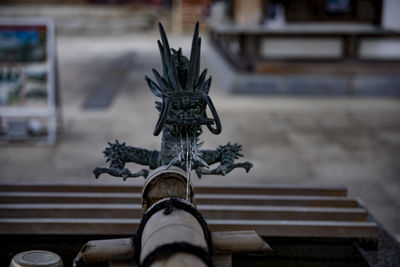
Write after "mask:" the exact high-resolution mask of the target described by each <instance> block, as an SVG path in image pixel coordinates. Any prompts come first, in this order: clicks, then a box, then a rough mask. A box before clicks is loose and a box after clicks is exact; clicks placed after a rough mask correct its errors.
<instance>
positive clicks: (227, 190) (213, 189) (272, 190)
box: [0, 183, 347, 197]
mask: <svg viewBox="0 0 400 267" xmlns="http://www.w3.org/2000/svg"><path fill="white" fill-rule="evenodd" d="M0 191H1V192H82V193H89V192H95V193H140V192H142V186H141V185H125V186H124V185H116V184H104V183H102V184H101V185H93V183H92V184H61V183H60V184H46V183H34V184H32V183H18V184H11V183H10V184H0ZM195 193H196V197H197V194H199V193H200V194H203V193H207V194H251V195H301V196H302V195H310V196H339V197H343V196H346V195H347V189H346V188H344V187H308V186H288V185H229V186H226V185H213V186H205V185H199V186H196V188H195Z"/></svg>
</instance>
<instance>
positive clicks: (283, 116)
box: [0, 35, 400, 237]
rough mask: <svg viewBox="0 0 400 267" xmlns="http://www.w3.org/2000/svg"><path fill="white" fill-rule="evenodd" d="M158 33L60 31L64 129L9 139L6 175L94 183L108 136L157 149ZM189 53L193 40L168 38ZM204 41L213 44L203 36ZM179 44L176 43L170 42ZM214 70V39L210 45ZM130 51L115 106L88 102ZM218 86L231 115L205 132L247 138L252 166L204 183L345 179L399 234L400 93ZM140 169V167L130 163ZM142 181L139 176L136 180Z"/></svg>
mask: <svg viewBox="0 0 400 267" xmlns="http://www.w3.org/2000/svg"><path fill="white" fill-rule="evenodd" d="M157 38H158V37H157V36H156V35H146V36H145V35H133V36H131V37H129V38H126V37H116V36H114V37H113V38H106V37H104V38H101V37H87V38H83V37H75V38H74V37H60V38H59V39H58V53H59V64H60V69H59V71H60V85H61V91H62V102H63V107H62V112H63V131H62V133H61V134H60V135H59V137H58V142H57V144H56V145H55V146H52V147H42V146H33V145H26V144H10V145H5V146H1V147H0V151H1V153H0V179H1V180H0V181H2V182H5V181H32V182H33V181H46V182H50V183H51V182H59V181H62V182H93V183H102V182H109V181H110V180H113V181H115V182H117V183H122V181H121V180H119V179H117V178H109V177H106V176H104V177H102V178H101V179H100V180H94V178H93V175H92V174H91V171H92V169H93V168H94V167H96V166H105V163H104V159H103V157H102V153H101V152H102V150H103V148H104V146H105V144H106V142H107V141H112V140H114V139H119V140H121V141H126V142H127V143H128V144H131V145H136V146H141V147H146V148H152V149H158V148H159V146H160V138H159V137H154V136H152V134H151V133H152V131H153V127H154V124H155V122H156V120H157V113H156V111H155V108H154V103H153V102H154V100H156V98H155V97H154V96H153V95H152V94H151V93H150V91H149V90H148V89H147V88H146V85H145V82H144V75H145V74H151V68H152V67H153V66H156V67H157V68H159V56H158V54H157V47H156V42H155V41H156V39H157ZM170 38H171V39H174V40H173V42H172V43H173V44H176V43H180V44H181V45H182V46H183V47H184V52H185V53H188V48H189V45H190V40H189V38H184V37H173V36H171V37H170ZM204 43H206V42H204ZM172 47H176V45H172ZM203 51H204V52H203V53H204V54H203V55H204V60H203V63H204V65H205V66H210V67H211V69H212V65H213V56H209V55H210V53H209V52H210V47H208V46H207V45H205V47H204V49H203ZM124 54H125V55H129V56H132V58H133V61H132V63H131V66H130V67H131V71H129V72H128V73H126V74H125V76H124V77H123V81H122V82H120V83H119V84H120V88H119V89H118V92H117V96H116V98H115V99H114V101H113V102H112V104H111V106H110V107H109V108H108V109H105V110H101V111H93V110H83V109H82V105H83V103H84V102H85V101H86V97H87V96H88V95H89V94H90V93H91V92H92V90H93V88H95V87H96V86H99V85H101V84H102V83H105V82H106V81H107V78H108V76H107V75H106V74H105V72H107V70H109V69H110V64H112V62H114V64H115V58H118V57H121V56H122V55H124ZM212 74H213V76H214V78H215V80H216V82H214V85H213V86H212V89H211V93H210V94H211V96H212V98H213V99H214V104H215V105H216V107H217V109H218V111H219V114H220V117H221V119H222V123H223V132H222V134H221V135H220V136H211V135H210V134H208V133H205V134H203V136H204V140H205V141H206V143H205V146H206V148H213V147H216V146H217V145H220V144H225V143H226V142H227V141H233V142H238V143H241V144H242V145H243V147H244V155H245V157H246V160H249V161H251V162H253V163H254V168H253V169H252V170H251V172H250V173H249V174H245V173H244V171H243V170H235V171H234V172H232V173H231V174H229V175H228V176H226V177H204V178H203V179H202V180H200V181H199V183H228V182H229V183H246V184H248V183H264V184H265V183H273V184H295V185H340V186H346V187H347V188H348V189H349V194H350V195H351V196H357V197H361V199H362V200H363V201H364V202H365V204H366V206H367V207H368V208H369V209H370V211H371V212H372V213H373V214H374V215H375V216H376V217H377V218H378V219H379V220H380V221H381V222H382V223H383V224H384V225H385V226H386V227H387V228H388V229H389V230H390V231H392V232H393V233H394V234H396V235H397V236H398V237H399V236H400V198H399V197H398V196H399V192H400V163H399V162H400V116H399V114H400V100H399V99H384V98H322V97H297V98H295V97H269V96H249V97H246V96H233V95H226V94H225V93H223V92H222V90H221V89H220V87H219V86H218V81H219V83H221V81H223V78H224V77H223V75H221V74H220V73H218V72H216V71H214V72H213V73H212ZM131 167H132V169H134V168H135V166H131ZM136 182H137V183H142V182H143V180H132V181H129V182H128V183H136Z"/></svg>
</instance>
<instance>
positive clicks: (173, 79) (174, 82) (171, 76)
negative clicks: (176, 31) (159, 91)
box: [158, 22, 182, 90]
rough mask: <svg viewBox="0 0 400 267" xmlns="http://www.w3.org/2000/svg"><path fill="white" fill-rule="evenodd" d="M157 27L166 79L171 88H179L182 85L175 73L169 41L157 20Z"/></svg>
mask: <svg viewBox="0 0 400 267" xmlns="http://www.w3.org/2000/svg"><path fill="white" fill-rule="evenodd" d="M158 28H159V30H160V35H161V41H162V48H163V55H161V56H164V60H165V66H166V68H167V70H166V72H167V75H168V81H169V84H170V85H171V87H172V88H171V89H175V90H176V89H178V90H181V89H182V87H181V85H180V83H179V80H178V78H177V76H176V73H175V66H174V64H173V63H172V57H171V49H170V48H169V43H168V38H167V35H166V34H165V31H164V28H163V26H162V24H161V23H160V22H159V23H158Z"/></svg>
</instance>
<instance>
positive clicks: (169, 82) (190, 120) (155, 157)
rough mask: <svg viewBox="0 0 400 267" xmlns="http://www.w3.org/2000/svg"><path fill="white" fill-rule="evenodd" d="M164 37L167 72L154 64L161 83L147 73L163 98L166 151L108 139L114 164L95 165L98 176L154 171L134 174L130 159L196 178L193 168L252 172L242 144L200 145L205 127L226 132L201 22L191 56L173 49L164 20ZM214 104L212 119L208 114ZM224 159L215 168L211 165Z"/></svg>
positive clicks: (159, 107) (159, 123)
mask: <svg viewBox="0 0 400 267" xmlns="http://www.w3.org/2000/svg"><path fill="white" fill-rule="evenodd" d="M158 26H159V30H160V35H161V42H160V41H158V47H159V50H160V54H161V60H162V67H163V75H162V76H161V75H160V74H159V73H158V72H157V70H155V69H153V74H154V77H155V78H156V81H157V83H156V82H154V81H152V80H151V79H150V78H149V77H147V76H146V77H145V79H146V81H147V84H148V86H149V87H150V90H151V92H152V93H153V94H154V95H155V96H157V97H159V98H161V102H159V101H156V109H157V110H158V111H159V112H160V115H159V118H158V121H157V124H156V126H155V129H154V132H153V134H154V135H155V136H157V135H159V134H160V132H161V131H162V144H161V151H158V150H147V149H143V148H137V147H133V146H127V145H125V143H122V144H121V143H119V142H118V140H117V141H116V142H115V143H108V144H109V147H107V148H106V149H105V150H104V152H103V153H104V155H105V157H106V158H107V162H110V167H109V168H99V167H98V168H95V169H94V171H93V173H94V175H95V177H96V178H98V177H99V176H100V175H101V174H102V173H108V174H110V175H112V176H117V177H122V178H123V179H124V180H126V179H127V178H128V177H139V176H144V177H145V178H146V177H147V175H148V173H149V170H148V169H142V170H140V171H138V172H136V173H132V172H131V171H130V170H129V169H127V168H125V164H126V163H129V162H134V163H137V164H141V165H146V166H148V167H149V169H155V168H157V167H160V166H164V165H167V166H168V167H170V166H172V165H174V166H177V167H180V168H182V169H183V170H185V171H186V172H187V173H188V174H189V176H188V177H190V171H191V170H192V169H193V170H196V173H197V175H198V177H199V178H200V177H201V176H202V175H203V174H214V175H225V174H227V173H229V172H230V171H232V170H233V169H235V168H238V167H240V168H244V169H245V170H246V172H248V171H249V170H250V168H251V167H252V166H253V165H252V164H251V163H250V162H241V163H236V162H235V160H236V159H238V158H239V157H242V156H243V155H242V154H241V153H240V151H241V146H240V145H237V144H231V143H228V144H227V145H224V146H219V147H218V148H217V149H215V150H200V147H201V145H202V143H199V136H200V135H201V133H202V126H206V127H207V128H208V129H209V130H210V131H211V132H212V133H213V134H216V135H217V134H220V133H221V129H222V128H221V121H220V119H219V117H218V113H217V111H216V109H215V107H214V105H213V102H212V101H211V98H210V96H209V95H208V92H209V89H210V85H211V77H209V78H208V79H207V78H206V75H207V69H205V70H203V72H201V74H199V73H200V72H199V71H200V45H201V38H200V37H199V25H198V23H197V24H196V27H195V31H194V35H193V41H192V48H191V53H190V60H189V59H188V58H186V57H185V56H183V55H182V50H181V49H179V50H174V49H170V47H169V44H168V39H167V36H166V34H165V31H164V29H163V27H162V25H161V23H159V25H158ZM207 107H208V108H209V110H210V112H211V115H212V118H209V117H208V116H207V112H206V109H207ZM215 163H220V164H219V166H218V167H216V168H214V169H210V167H209V166H210V165H212V164H215Z"/></svg>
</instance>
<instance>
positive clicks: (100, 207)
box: [0, 204, 367, 221]
mask: <svg viewBox="0 0 400 267" xmlns="http://www.w3.org/2000/svg"><path fill="white" fill-rule="evenodd" d="M197 208H198V209H199V211H200V212H201V214H202V215H203V216H204V217H205V218H206V219H224V220H231V219H250V220H251V219H259V220H310V221H314V220H315V221H321V220H323V221H365V220H366V219H367V212H366V211H365V210H364V209H361V208H315V207H290V206H286V207H283V206H244V205H241V206H238V205H198V206H197ZM142 216H143V211H142V207H141V205H139V204H0V218H48V217H51V218H110V219H111V218H126V219H135V218H138V219H139V218H141V217H142Z"/></svg>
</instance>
